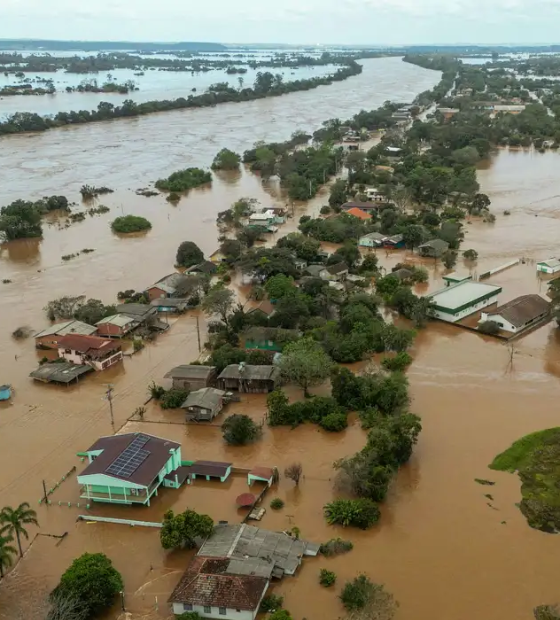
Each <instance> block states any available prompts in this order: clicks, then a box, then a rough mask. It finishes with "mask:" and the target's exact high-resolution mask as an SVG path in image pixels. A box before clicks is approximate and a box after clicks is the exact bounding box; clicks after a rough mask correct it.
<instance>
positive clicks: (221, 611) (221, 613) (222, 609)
mask: <svg viewBox="0 0 560 620" xmlns="http://www.w3.org/2000/svg"><path fill="white" fill-rule="evenodd" d="M226 614H227V609H226V608H225V607H220V616H225V615H226Z"/></svg>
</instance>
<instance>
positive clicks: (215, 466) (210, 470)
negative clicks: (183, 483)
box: [186, 461, 233, 482]
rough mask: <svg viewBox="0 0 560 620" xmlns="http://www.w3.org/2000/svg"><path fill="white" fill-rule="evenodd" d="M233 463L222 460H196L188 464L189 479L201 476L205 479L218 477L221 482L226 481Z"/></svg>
mask: <svg viewBox="0 0 560 620" xmlns="http://www.w3.org/2000/svg"><path fill="white" fill-rule="evenodd" d="M232 466H233V463H224V462H222V461H194V462H193V463H190V464H188V465H186V471H187V475H188V477H189V480H191V479H192V480H196V479H197V478H201V479H203V480H212V478H217V479H218V480H219V481H220V482H225V481H226V480H227V479H228V478H229V476H230V474H231V468H232Z"/></svg>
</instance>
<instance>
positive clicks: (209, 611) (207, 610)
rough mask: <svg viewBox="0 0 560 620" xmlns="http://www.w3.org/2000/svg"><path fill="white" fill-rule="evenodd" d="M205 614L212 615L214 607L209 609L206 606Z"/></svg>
mask: <svg viewBox="0 0 560 620" xmlns="http://www.w3.org/2000/svg"><path fill="white" fill-rule="evenodd" d="M204 613H205V614H211V613H212V607H207V606H206V605H204Z"/></svg>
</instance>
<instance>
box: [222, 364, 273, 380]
mask: <svg viewBox="0 0 560 620" xmlns="http://www.w3.org/2000/svg"><path fill="white" fill-rule="evenodd" d="M279 378H280V369H279V368H277V367H276V366H253V365H251V364H230V365H229V366H226V368H224V370H223V371H222V374H221V375H220V376H219V377H218V379H246V380H248V381H255V380H256V381H276V380H277V379H279Z"/></svg>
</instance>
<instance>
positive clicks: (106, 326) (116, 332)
mask: <svg viewBox="0 0 560 620" xmlns="http://www.w3.org/2000/svg"><path fill="white" fill-rule="evenodd" d="M97 333H98V334H99V335H100V336H118V337H122V336H123V335H124V331H123V329H122V327H119V326H118V325H113V324H112V323H101V325H98V326H97Z"/></svg>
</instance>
